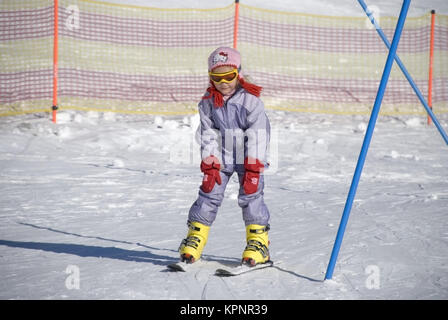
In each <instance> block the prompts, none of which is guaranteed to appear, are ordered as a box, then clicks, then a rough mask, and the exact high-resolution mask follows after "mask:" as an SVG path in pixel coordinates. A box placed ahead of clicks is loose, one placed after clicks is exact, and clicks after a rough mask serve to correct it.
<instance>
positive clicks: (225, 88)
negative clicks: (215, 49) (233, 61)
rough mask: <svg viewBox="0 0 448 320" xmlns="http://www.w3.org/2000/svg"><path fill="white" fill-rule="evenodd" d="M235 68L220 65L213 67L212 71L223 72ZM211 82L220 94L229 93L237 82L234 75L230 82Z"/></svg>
mask: <svg viewBox="0 0 448 320" xmlns="http://www.w3.org/2000/svg"><path fill="white" fill-rule="evenodd" d="M234 69H235V68H233V67H230V66H221V67H218V68H216V69H213V72H214V73H225V72H229V71H232V70H234ZM213 84H214V85H215V87H216V89H217V90H218V91H219V92H221V94H222V95H224V96H226V95H229V94H231V93H232V92H233V91H234V90H235V88H236V85H237V84H238V78H237V77H236V78H235V79H234V80H232V81H231V82H219V83H217V82H213Z"/></svg>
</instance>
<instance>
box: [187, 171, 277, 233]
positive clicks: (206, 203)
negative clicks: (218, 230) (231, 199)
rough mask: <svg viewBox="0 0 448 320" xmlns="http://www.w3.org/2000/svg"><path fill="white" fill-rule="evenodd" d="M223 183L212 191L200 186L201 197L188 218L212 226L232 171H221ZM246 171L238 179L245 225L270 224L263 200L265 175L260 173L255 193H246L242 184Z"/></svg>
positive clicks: (194, 204)
mask: <svg viewBox="0 0 448 320" xmlns="http://www.w3.org/2000/svg"><path fill="white" fill-rule="evenodd" d="M220 175H221V180H222V183H221V184H220V185H218V184H217V183H216V184H215V186H214V187H213V189H212V191H211V192H209V193H205V192H204V191H202V189H201V188H199V197H198V198H197V200H196V201H195V202H194V203H193V205H192V206H191V208H190V212H189V214H188V220H189V221H192V222H199V223H202V224H205V225H207V226H211V225H212V224H213V221H215V219H216V215H217V213H218V208H219V207H220V206H221V203H222V200H223V199H224V191H225V190H226V186H227V183H228V182H229V180H230V178H231V176H232V175H233V172H232V173H227V172H223V171H221V172H220ZM243 176H244V173H239V172H238V179H239V183H240V188H239V193H238V205H239V206H240V207H241V209H242V211H243V220H244V223H245V225H246V226H247V225H250V224H258V225H262V226H265V225H268V224H269V218H270V215H269V210H268V208H267V207H266V204H265V203H264V200H263V188H264V176H263V175H262V174H261V175H260V180H259V183H258V188H257V191H256V192H255V193H253V194H245V193H244V189H243V186H242V182H243Z"/></svg>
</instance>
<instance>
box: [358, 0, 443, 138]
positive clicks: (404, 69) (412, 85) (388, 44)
mask: <svg viewBox="0 0 448 320" xmlns="http://www.w3.org/2000/svg"><path fill="white" fill-rule="evenodd" d="M358 2H359V4H360V5H361V7H362V8H363V9H364V12H365V13H366V14H367V16H368V17H369V19H370V21H371V22H372V24H373V25H374V26H375V29H376V31H377V32H378V34H379V35H380V37H381V39H383V41H384V43H385V44H386V47H387V48H388V49H390V43H389V41H388V40H387V37H386V35H385V34H384V32H383V30H381V28H380V26H379V24H378V23H377V22H376V20H375V18H374V17H373V15H369V13H368V12H367V6H366V4H365V2H364V0H358ZM395 61H396V62H397V64H398V66H399V67H400V69H401V71H402V72H403V74H404V76H405V77H406V79H408V81H409V84H410V85H411V87H412V89H414V92H415V94H416V95H417V97H418V99H419V100H420V102H421V103H422V104H423V107H425V109H426V112H428V114H429V116H430V117H431V119H432V121H433V122H434V125H435V126H436V127H437V129H438V130H439V132H440V134H441V135H442V138H443V139H444V140H445V143H446V144H447V145H448V136H447V134H446V132H445V131H444V130H443V128H442V126H441V125H440V123H439V121H438V120H437V118H436V116H435V114H434V112H433V111H432V109H431V108H430V107H429V106H428V103H427V102H426V100H425V98H424V97H423V95H422V93H421V92H420V90H419V89H418V87H417V85H416V84H415V82H414V80H412V77H411V76H410V74H409V72H408V70H407V69H406V67H405V66H404V65H403V63H402V62H401V60H400V58H399V57H398V55H395Z"/></svg>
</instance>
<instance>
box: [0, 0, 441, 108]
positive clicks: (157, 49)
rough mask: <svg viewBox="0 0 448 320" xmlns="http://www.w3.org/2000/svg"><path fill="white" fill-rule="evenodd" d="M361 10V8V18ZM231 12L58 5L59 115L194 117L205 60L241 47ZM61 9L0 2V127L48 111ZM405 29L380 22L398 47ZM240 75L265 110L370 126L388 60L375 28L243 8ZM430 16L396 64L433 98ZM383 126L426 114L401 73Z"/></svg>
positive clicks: (37, 0)
mask: <svg viewBox="0 0 448 320" xmlns="http://www.w3.org/2000/svg"><path fill="white" fill-rule="evenodd" d="M360 10H361V8H360ZM234 14H235V10H234V5H233V4H232V5H230V6H227V7H225V8H218V9H157V8H146V7H138V6H129V5H117V4H110V3H104V2H97V1H91V0H59V10H58V15H59V25H58V27H59V28H58V29H59V38H58V43H59V65H58V78H59V84H58V105H59V108H60V109H79V110H96V111H115V112H126V113H148V114H186V113H193V112H196V106H197V103H198V101H200V99H201V96H202V95H203V93H204V92H205V88H206V87H207V84H208V78H207V57H208V55H209V53H210V52H211V51H213V50H214V49H215V48H216V47H218V46H223V45H225V46H232V45H233V41H234V37H233V36H234ZM53 19H54V17H53V1H51V0H34V1H28V2H23V1H13V0H5V1H2V2H0V47H1V49H2V50H1V53H0V82H1V84H0V115H11V114H20V113H27V112H41V111H50V110H51V105H52V88H53V83H52V79H53V78H52V77H53V65H52V63H53V29H54V26H53ZM396 21H397V19H396V18H392V17H381V19H380V25H381V28H382V29H383V31H384V32H385V33H386V35H387V36H388V37H389V39H392V34H393V30H394V28H395V24H396ZM238 25H239V29H238V49H239V50H240V51H241V54H242V59H243V62H242V64H243V69H244V70H245V74H248V75H249V76H250V79H251V80H252V81H253V82H254V83H256V84H259V85H261V86H263V87H264V91H263V95H262V98H263V100H264V102H265V104H266V106H267V108H272V109H281V110H290V111H306V112H325V113H335V114H367V113H369V111H370V108H371V106H372V105H373V101H374V99H375V95H376V91H377V89H378V84H379V80H380V78H381V71H382V69H383V67H384V63H385V60H386V56H387V48H386V47H385V45H384V44H383V42H382V41H381V39H380V38H379V37H378V35H377V34H376V32H375V30H373V29H372V28H371V27H370V22H368V20H367V18H366V19H364V18H353V17H328V16H318V15H309V14H299V13H286V12H278V11H272V10H264V9H259V8H254V7H250V6H246V5H244V4H240V10H239V24H238ZM430 25H431V18H430V14H427V15H424V16H421V17H409V18H408V19H407V22H406V25H405V29H404V31H403V35H402V39H401V41H400V46H399V49H398V55H399V56H400V58H401V60H402V61H403V63H404V64H405V65H406V67H407V69H408V71H409V72H410V74H411V75H412V77H413V78H414V80H415V82H416V84H417V85H418V87H419V88H420V91H422V92H427V90H428V65H429V39H430V38H429V37H430ZM434 43H435V47H434V62H433V63H434V72H433V96H432V105H433V109H434V111H435V112H436V113H437V112H439V113H441V112H448V16H444V15H436V26H435V42H434ZM382 113H383V114H417V113H419V114H423V113H424V109H423V107H422V106H421V105H420V102H419V101H418V99H417V97H416V96H415V94H414V92H413V91H412V89H411V87H410V85H409V84H408V82H407V80H406V79H405V78H404V76H403V75H402V74H401V71H400V70H399V68H398V67H397V66H394V68H393V71H392V74H391V78H390V80H389V84H388V87H387V90H386V94H385V97H384V100H383V106H382Z"/></svg>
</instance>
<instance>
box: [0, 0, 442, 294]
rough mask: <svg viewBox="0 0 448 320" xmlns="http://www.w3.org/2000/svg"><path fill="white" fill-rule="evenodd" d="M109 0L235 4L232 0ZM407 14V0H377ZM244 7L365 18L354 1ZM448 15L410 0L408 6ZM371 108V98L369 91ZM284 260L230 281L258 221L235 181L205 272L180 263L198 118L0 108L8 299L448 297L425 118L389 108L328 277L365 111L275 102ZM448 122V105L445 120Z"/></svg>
mask: <svg viewBox="0 0 448 320" xmlns="http://www.w3.org/2000/svg"><path fill="white" fill-rule="evenodd" d="M110 2H119V3H129V4H136V5H148V6H154V7H196V8H203V7H204V6H205V5H212V4H213V6H216V7H222V6H225V5H228V4H231V3H232V1H213V2H205V1H193V0H184V1H178V0H176V1H140V0H128V1H124V0H114V1H111V0H110ZM366 2H367V4H374V5H376V6H378V7H379V8H380V9H381V10H382V11H381V14H384V15H397V14H398V11H399V8H400V5H401V1H395V2H391V1H383V0H382V1H375V3H373V1H366ZM371 2H372V3H371ZM244 3H246V4H249V5H254V6H259V7H265V8H268V9H277V10H292V11H296V12H307V13H318V14H333V15H356V16H359V15H363V12H362V10H361V8H360V7H359V5H358V3H357V2H356V1H354V0H353V1H352V0H350V1H349V0H344V1H339V2H338V6H337V7H336V6H334V5H333V2H332V1H314V0H313V1H311V0H310V1H289V0H288V1H265V0H252V1H244ZM430 9H436V10H438V12H442V13H448V5H447V2H446V1H444V0H433V1H426V0H425V1H423V0H420V1H416V0H414V1H412V4H411V9H410V15H420V14H423V13H426V12H427V11H429V10H430ZM372 104H373V101H372ZM267 113H268V116H269V118H270V121H271V125H272V141H271V157H272V159H271V164H272V166H271V169H270V170H268V171H267V172H266V187H265V201H266V204H267V205H268V207H269V209H270V211H271V231H270V240H271V246H270V251H271V257H272V259H273V260H274V262H275V266H274V267H273V268H268V269H264V270H259V271H254V272H252V273H248V274H246V275H244V276H239V277H233V278H221V277H217V276H215V275H214V271H215V269H216V268H217V267H219V266H222V265H226V264H232V263H233V264H234V263H238V261H239V260H240V257H241V253H242V251H243V249H244V247H245V228H244V223H243V220H242V216H241V209H240V208H239V207H238V204H237V194H238V180H237V177H236V175H235V176H233V183H229V185H228V188H227V191H226V196H225V199H224V202H223V204H222V206H221V208H220V211H219V214H218V217H217V219H216V221H215V223H214V225H213V226H212V229H211V232H210V238H209V242H208V243H207V246H206V248H205V250H204V255H203V260H204V261H205V262H206V263H204V266H203V267H201V268H197V270H194V271H192V272H188V273H176V272H169V271H168V270H167V267H166V266H167V265H168V264H169V263H172V262H175V261H177V260H178V252H177V249H178V246H179V243H180V241H181V239H182V238H183V237H185V235H186V232H187V226H186V219H187V215H188V210H189V208H190V206H191V204H192V203H193V201H194V200H195V199H196V197H197V192H198V187H199V185H200V183H201V180H202V174H201V172H200V170H199V162H200V159H199V146H198V144H197V142H196V140H195V132H196V129H197V127H198V124H199V119H198V115H192V116H176V117H165V116H149V115H123V114H115V113H99V112H75V111H64V110H62V111H61V112H59V113H58V123H57V124H53V123H52V122H51V121H50V116H49V115H48V114H32V115H21V116H14V117H3V118H0V137H1V138H0V189H1V196H0V221H1V223H0V228H1V229H0V230H1V231H0V298H1V299H155V300H156V299H186V300H190V299H192V300H195V299H229V300H235V299H250V300H258V299H276V300H277V299H278V300H280V299H281V300H288V299H447V298H448V254H447V253H448V220H447V214H448V146H447V145H446V144H445V142H444V141H443V139H442V138H441V136H440V134H439V133H438V131H437V130H436V129H435V127H434V125H430V126H428V125H427V124H426V117H425V116H407V117H405V116H400V117H387V116H381V117H380V118H379V119H378V123H377V126H376V129H375V133H374V136H373V140H372V143H371V147H370V150H369V153H368V156H367V161H366V165H365V167H364V171H363V174H362V177H361V181H360V185H359V188H358V192H357V195H356V198H355V202H354V206H353V209H352V213H351V217H350V220H349V223H348V227H347V230H346V234H345V237H344V241H343V244H342V248H341V251H340V254H339V258H338V262H337V265H336V268H335V272H334V276H333V279H332V280H326V281H324V280H323V279H324V275H325V271H326V268H327V264H328V261H329V258H330V253H331V249H332V246H333V242H334V239H335V236H336V232H337V228H338V225H339V221H340V218H341V215H342V211H343V207H344V204H345V201H346V197H347V193H348V190H349V187H350V182H351V179H352V176H353V172H354V168H355V165H356V161H357V158H358V155H359V150H360V148H361V144H362V140H363V137H364V134H365V131H366V128H367V123H368V120H369V119H368V117H367V116H336V115H324V114H312V113H286V112H281V111H273V110H268V111H267ZM438 117H439V120H440V122H441V124H442V126H443V127H444V128H445V130H448V115H447V114H443V115H438Z"/></svg>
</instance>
